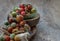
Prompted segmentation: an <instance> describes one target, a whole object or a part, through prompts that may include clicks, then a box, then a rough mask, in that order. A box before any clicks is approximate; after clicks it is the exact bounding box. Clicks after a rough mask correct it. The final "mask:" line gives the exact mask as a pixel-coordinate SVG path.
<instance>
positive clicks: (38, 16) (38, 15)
mask: <svg viewBox="0 0 60 41" xmlns="http://www.w3.org/2000/svg"><path fill="white" fill-rule="evenodd" d="M36 15H37V16H36V17H34V18H32V19H27V20H25V21H33V20H36V19H38V18H40V14H36Z"/></svg>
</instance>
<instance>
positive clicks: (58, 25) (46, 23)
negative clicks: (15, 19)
mask: <svg viewBox="0 0 60 41" xmlns="http://www.w3.org/2000/svg"><path fill="white" fill-rule="evenodd" d="M19 3H31V4H32V5H33V6H34V7H36V8H37V10H38V13H39V14H40V16H41V19H40V21H39V24H38V25H37V35H36V37H35V38H34V39H33V41H60V0H51V1H46V0H0V24H1V23H2V22H4V21H5V19H6V17H7V14H9V11H11V10H12V8H13V7H14V6H16V5H17V4H19Z"/></svg>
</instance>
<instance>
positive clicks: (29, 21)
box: [25, 14, 40, 27]
mask: <svg viewBox="0 0 60 41" xmlns="http://www.w3.org/2000/svg"><path fill="white" fill-rule="evenodd" d="M39 19H40V14H36V16H35V17H34V18H32V19H27V20H25V21H26V23H27V24H29V25H30V26H31V27H32V26H36V25H37V24H38V22H39Z"/></svg>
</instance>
